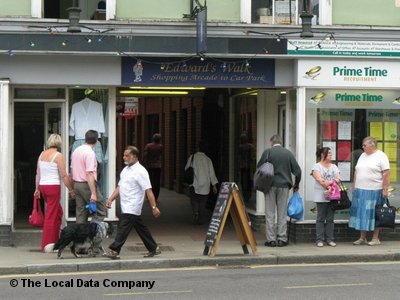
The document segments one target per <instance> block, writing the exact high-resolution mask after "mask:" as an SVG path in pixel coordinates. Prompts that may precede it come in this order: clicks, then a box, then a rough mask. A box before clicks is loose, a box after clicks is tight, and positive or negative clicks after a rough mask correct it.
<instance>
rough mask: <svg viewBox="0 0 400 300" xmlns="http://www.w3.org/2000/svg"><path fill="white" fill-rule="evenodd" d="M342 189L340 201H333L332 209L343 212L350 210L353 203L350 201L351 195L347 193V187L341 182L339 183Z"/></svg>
mask: <svg viewBox="0 0 400 300" xmlns="http://www.w3.org/2000/svg"><path fill="white" fill-rule="evenodd" d="M338 185H339V189H340V199H339V200H337V201H331V207H332V209H333V210H343V209H348V208H350V206H351V201H350V199H349V195H347V191H346V189H345V186H344V185H343V183H342V182H341V181H339V182H338Z"/></svg>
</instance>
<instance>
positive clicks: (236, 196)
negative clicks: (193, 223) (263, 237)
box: [203, 182, 257, 256]
mask: <svg viewBox="0 0 400 300" xmlns="http://www.w3.org/2000/svg"><path fill="white" fill-rule="evenodd" d="M228 213H230V214H231V217H232V220H233V224H234V226H235V231H236V234H237V236H238V238H239V240H240V244H241V245H242V249H243V252H244V253H245V254H248V253H249V251H248V249H247V244H249V245H250V247H251V249H252V251H253V254H254V255H257V248H256V242H255V239H254V235H253V231H252V230H251V227H250V224H249V218H248V216H247V213H246V210H245V206H244V203H243V199H242V197H241V194H240V193H239V190H238V187H237V185H236V184H235V183H234V182H223V183H222V184H221V188H220V190H219V194H218V198H217V201H216V204H215V208H214V211H213V214H212V217H211V221H210V225H209V226H208V229H207V233H206V239H205V242H204V244H205V248H204V251H203V254H204V255H210V256H214V255H215V253H216V251H217V248H218V245H219V241H220V239H221V236H222V232H223V230H224V226H225V222H226V219H227V217H228Z"/></svg>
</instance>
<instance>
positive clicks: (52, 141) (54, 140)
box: [47, 133, 62, 148]
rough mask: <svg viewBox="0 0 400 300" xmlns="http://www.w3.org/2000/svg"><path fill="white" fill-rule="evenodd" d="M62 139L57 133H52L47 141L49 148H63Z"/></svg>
mask: <svg viewBox="0 0 400 300" xmlns="http://www.w3.org/2000/svg"><path fill="white" fill-rule="evenodd" d="M61 145H62V139H61V136H60V135H59V134H57V133H52V134H51V135H50V136H49V138H48V139H47V148H51V147H56V148H61Z"/></svg>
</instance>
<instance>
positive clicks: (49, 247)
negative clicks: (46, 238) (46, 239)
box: [43, 243, 58, 253]
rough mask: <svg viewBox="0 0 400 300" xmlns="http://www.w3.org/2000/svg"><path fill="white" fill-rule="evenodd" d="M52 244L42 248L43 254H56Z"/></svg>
mask: <svg viewBox="0 0 400 300" xmlns="http://www.w3.org/2000/svg"><path fill="white" fill-rule="evenodd" d="M54 245H55V244H54V243H51V244H47V245H46V246H44V248H43V252H44V253H56V252H58V250H54Z"/></svg>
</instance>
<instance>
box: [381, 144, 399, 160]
mask: <svg viewBox="0 0 400 300" xmlns="http://www.w3.org/2000/svg"><path fill="white" fill-rule="evenodd" d="M384 152H385V154H386V155H387V157H388V159H389V161H397V143H394V142H385V143H384Z"/></svg>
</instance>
